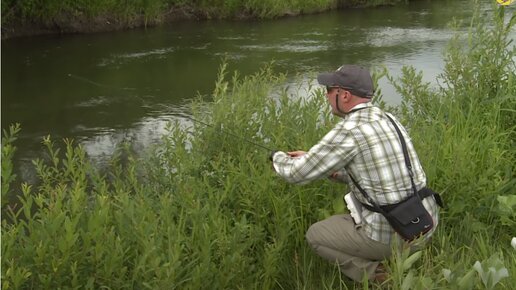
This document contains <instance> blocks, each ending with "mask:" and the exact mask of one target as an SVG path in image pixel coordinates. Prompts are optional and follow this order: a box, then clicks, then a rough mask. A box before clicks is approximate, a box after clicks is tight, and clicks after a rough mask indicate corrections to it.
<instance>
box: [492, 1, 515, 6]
mask: <svg viewBox="0 0 516 290" xmlns="http://www.w3.org/2000/svg"><path fill="white" fill-rule="evenodd" d="M514 1H516V0H496V3H498V4H500V5H503V6H507V5H511V4H512V3H514Z"/></svg>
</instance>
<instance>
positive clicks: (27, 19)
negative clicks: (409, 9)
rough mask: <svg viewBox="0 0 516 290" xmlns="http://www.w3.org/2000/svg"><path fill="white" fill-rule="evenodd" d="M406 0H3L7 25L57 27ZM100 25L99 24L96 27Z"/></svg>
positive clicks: (134, 23)
mask: <svg viewBox="0 0 516 290" xmlns="http://www.w3.org/2000/svg"><path fill="white" fill-rule="evenodd" d="M400 1H401V0H290V1H281V0H195V1H186V0H138V1H125V0H88V1H85V0H79V1H69V0H68V1H66V0H65V1H63V0H24V1H16V0H2V3H1V9H2V26H5V25H7V26H9V27H11V28H12V29H14V30H16V28H17V27H16V26H20V25H27V24H33V25H37V26H41V27H47V28H51V29H52V28H53V29H55V30H58V31H89V30H92V29H93V30H95V29H108V28H109V27H111V28H112V29H113V28H117V27H132V26H138V25H145V26H146V25H154V24H159V23H162V22H164V21H166V20H167V19H175V18H203V19H211V18H215V19H220V18H248V17H258V18H273V17H278V16H283V15H296V14H302V13H313V12H318V11H324V10H328V9H332V8H336V7H337V6H355V7H357V6H360V7H363V6H377V5H386V4H394V3H398V2H400ZM95 27H97V28H95Z"/></svg>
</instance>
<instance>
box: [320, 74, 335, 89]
mask: <svg viewBox="0 0 516 290" xmlns="http://www.w3.org/2000/svg"><path fill="white" fill-rule="evenodd" d="M317 82H319V84H320V85H323V86H330V87H331V86H335V85H337V80H336V77H335V73H322V74H319V75H318V76H317Z"/></svg>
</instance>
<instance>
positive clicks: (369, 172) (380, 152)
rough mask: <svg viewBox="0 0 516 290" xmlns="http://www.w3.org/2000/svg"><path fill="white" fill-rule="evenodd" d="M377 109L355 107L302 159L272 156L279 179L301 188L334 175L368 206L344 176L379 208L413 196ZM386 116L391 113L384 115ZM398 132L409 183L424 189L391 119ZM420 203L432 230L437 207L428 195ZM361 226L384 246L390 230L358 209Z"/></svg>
mask: <svg viewBox="0 0 516 290" xmlns="http://www.w3.org/2000/svg"><path fill="white" fill-rule="evenodd" d="M385 114H386V113H384V112H383V111H382V110H381V109H379V108H377V107H374V106H373V105H372V104H371V103H363V104H359V105H357V106H355V107H354V108H353V110H352V111H351V112H350V113H348V114H346V115H345V117H344V118H343V120H341V121H340V122H339V123H338V124H337V125H336V126H335V127H334V128H333V129H332V130H331V131H330V132H329V133H328V134H326V136H324V137H323V138H322V140H321V141H319V143H317V144H316V145H315V146H313V147H312V148H311V149H310V150H309V151H308V152H307V153H306V154H305V155H303V156H301V157H297V158H294V157H289V156H288V155H287V154H286V153H285V152H281V151H278V152H277V153H276V154H274V156H273V157H274V158H273V165H274V168H275V169H276V172H277V173H278V175H280V176H282V177H283V178H285V179H286V180H287V181H288V182H291V183H298V184H304V183H308V182H310V181H312V180H315V179H320V178H325V177H329V176H331V175H332V174H333V173H334V172H339V177H340V180H341V181H343V182H346V183H348V185H349V187H350V188H351V191H352V192H353V194H354V195H355V197H356V198H357V199H358V200H359V201H360V202H362V203H367V201H366V199H365V198H364V196H363V195H362V194H361V193H360V191H359V190H358V189H357V188H356V187H355V186H354V185H353V183H352V182H350V180H349V175H348V172H349V173H351V174H352V175H353V177H354V178H355V180H356V181H357V182H358V183H359V184H360V186H361V187H362V188H363V189H364V190H365V191H366V192H367V194H368V195H369V196H371V198H372V199H373V200H374V201H375V202H376V203H377V204H379V205H387V204H394V203H398V202H400V201H402V200H404V199H406V198H407V197H408V196H410V195H412V193H413V190H412V185H411V183H410V177H409V173H408V169H407V167H406V165H405V159H404V157H403V150H402V148H401V143H400V140H399V137H398V134H397V133H396V130H395V128H394V126H393V125H392V123H391V122H390V121H389V119H388V118H387V116H386V115H385ZM389 115H390V114H389ZM390 116H391V117H392V118H393V119H394V120H395V122H396V124H397V125H398V127H399V128H400V130H401V132H402V134H403V137H404V138H405V142H406V144H407V150H408V153H409V156H410V161H411V163H412V170H413V173H414V183H415V184H416V188H417V189H418V190H419V189H421V188H423V187H424V186H425V185H426V176H425V173H424V171H423V168H422V167H421V164H420V162H419V158H418V156H417V154H416V151H415V149H414V146H413V145H412V142H411V140H410V137H409V136H408V133H407V132H406V130H405V128H404V127H403V126H402V125H401V124H400V123H399V122H398V121H397V120H396V119H395V118H394V116H392V115H390ZM423 205H424V206H425V208H426V209H427V210H428V212H429V213H430V215H431V216H432V217H433V219H434V228H433V229H432V230H431V231H430V232H429V233H428V234H427V235H426V236H425V237H426V238H427V237H430V236H431V235H432V233H433V231H434V230H435V228H436V227H437V223H438V215H439V213H438V206H437V204H436V202H435V200H434V198H433V197H428V198H425V199H424V200H423ZM362 226H363V228H364V231H365V233H366V234H367V235H368V236H369V237H370V238H371V239H373V240H375V241H379V242H382V243H384V244H388V243H390V241H391V238H392V237H393V236H392V235H393V234H394V230H393V229H392V228H391V226H390V225H389V223H388V222H387V220H386V219H385V218H384V217H383V216H382V215H381V214H380V213H376V212H372V211H369V210H367V209H365V208H363V211H362Z"/></svg>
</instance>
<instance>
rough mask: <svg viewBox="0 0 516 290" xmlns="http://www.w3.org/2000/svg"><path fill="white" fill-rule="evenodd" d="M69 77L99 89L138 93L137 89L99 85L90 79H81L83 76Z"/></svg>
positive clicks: (70, 75)
mask: <svg viewBox="0 0 516 290" xmlns="http://www.w3.org/2000/svg"><path fill="white" fill-rule="evenodd" d="M68 76H69V77H71V78H73V79H76V80H79V81H81V82H85V83H89V84H91V85H94V86H97V87H101V88H108V89H115V90H121V91H122V90H123V91H136V88H121V87H115V86H110V85H105V84H101V83H98V82H95V81H92V80H90V79H87V78H85V77H81V76H78V75H74V74H68Z"/></svg>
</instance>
